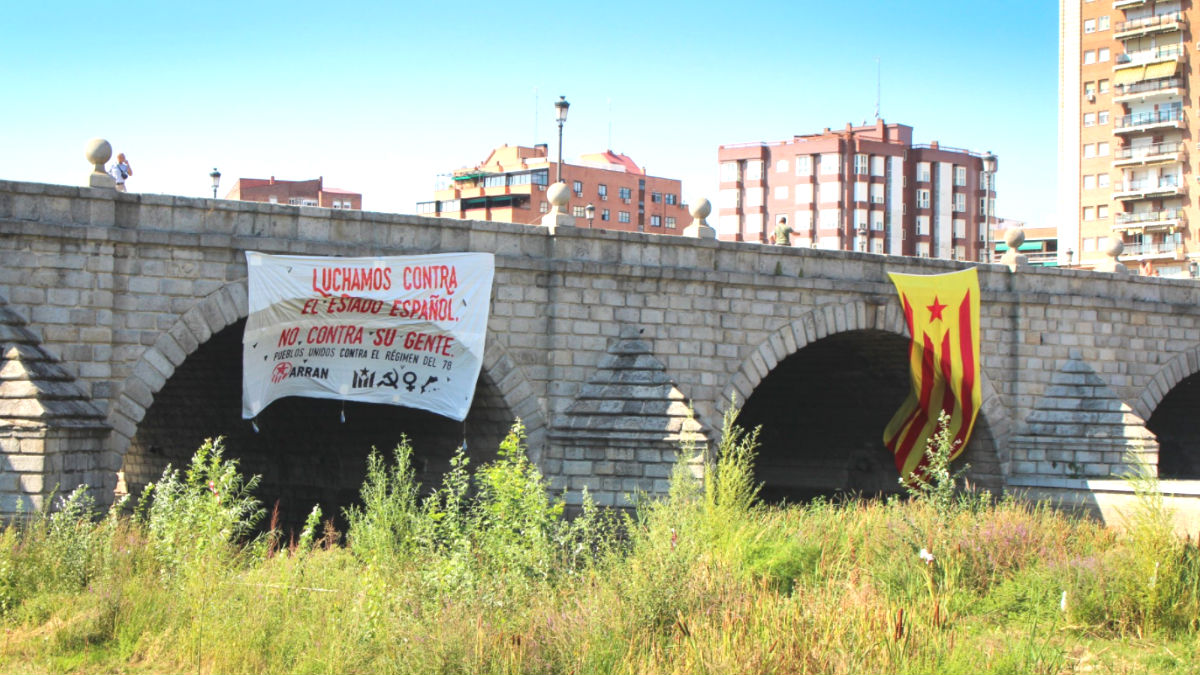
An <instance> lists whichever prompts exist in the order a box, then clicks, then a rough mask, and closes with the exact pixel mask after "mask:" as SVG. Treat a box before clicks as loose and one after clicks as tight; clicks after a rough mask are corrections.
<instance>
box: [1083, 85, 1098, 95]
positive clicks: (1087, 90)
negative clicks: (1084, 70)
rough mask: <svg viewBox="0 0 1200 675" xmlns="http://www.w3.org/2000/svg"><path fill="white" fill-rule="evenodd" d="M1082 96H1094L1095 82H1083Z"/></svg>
mask: <svg viewBox="0 0 1200 675" xmlns="http://www.w3.org/2000/svg"><path fill="white" fill-rule="evenodd" d="M1083 95H1084V96H1095V95H1096V83H1095V82H1084V83H1083Z"/></svg>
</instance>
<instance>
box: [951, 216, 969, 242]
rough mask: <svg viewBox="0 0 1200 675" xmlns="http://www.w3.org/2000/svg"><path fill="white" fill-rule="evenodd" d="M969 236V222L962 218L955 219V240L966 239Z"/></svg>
mask: <svg viewBox="0 0 1200 675" xmlns="http://www.w3.org/2000/svg"><path fill="white" fill-rule="evenodd" d="M966 236H967V221H965V220H963V219H962V218H955V219H954V238H955V239H965V238H966Z"/></svg>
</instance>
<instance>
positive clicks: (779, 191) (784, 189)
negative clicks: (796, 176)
mask: <svg viewBox="0 0 1200 675" xmlns="http://www.w3.org/2000/svg"><path fill="white" fill-rule="evenodd" d="M787 198H788V186H786V185H776V186H775V199H787Z"/></svg>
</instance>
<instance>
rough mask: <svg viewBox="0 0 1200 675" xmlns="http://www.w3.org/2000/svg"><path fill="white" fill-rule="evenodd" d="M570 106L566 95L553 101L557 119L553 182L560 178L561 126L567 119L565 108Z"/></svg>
mask: <svg viewBox="0 0 1200 675" xmlns="http://www.w3.org/2000/svg"><path fill="white" fill-rule="evenodd" d="M570 107H571V104H570V103H567V97H566V96H559V97H558V100H557V101H555V102H554V117H555V119H557V120H558V167H557V168H556V169H555V171H554V182H555V183H557V182H559V181H561V180H562V127H563V122H566V121H567V108H570Z"/></svg>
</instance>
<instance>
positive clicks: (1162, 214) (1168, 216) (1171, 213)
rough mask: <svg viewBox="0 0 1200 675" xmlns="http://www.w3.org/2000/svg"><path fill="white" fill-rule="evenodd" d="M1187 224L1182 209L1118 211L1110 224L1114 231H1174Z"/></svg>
mask: <svg viewBox="0 0 1200 675" xmlns="http://www.w3.org/2000/svg"><path fill="white" fill-rule="evenodd" d="M1186 224H1187V217H1186V216H1184V213H1183V209H1163V210H1161V211H1145V212H1142V213H1118V214H1117V217H1116V219H1115V223H1114V224H1113V226H1112V229H1113V231H1114V232H1119V231H1125V232H1129V233H1131V234H1132V233H1137V232H1157V231H1166V232H1175V231H1176V230H1179V229H1180V228H1182V227H1183V226H1184V225H1186Z"/></svg>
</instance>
